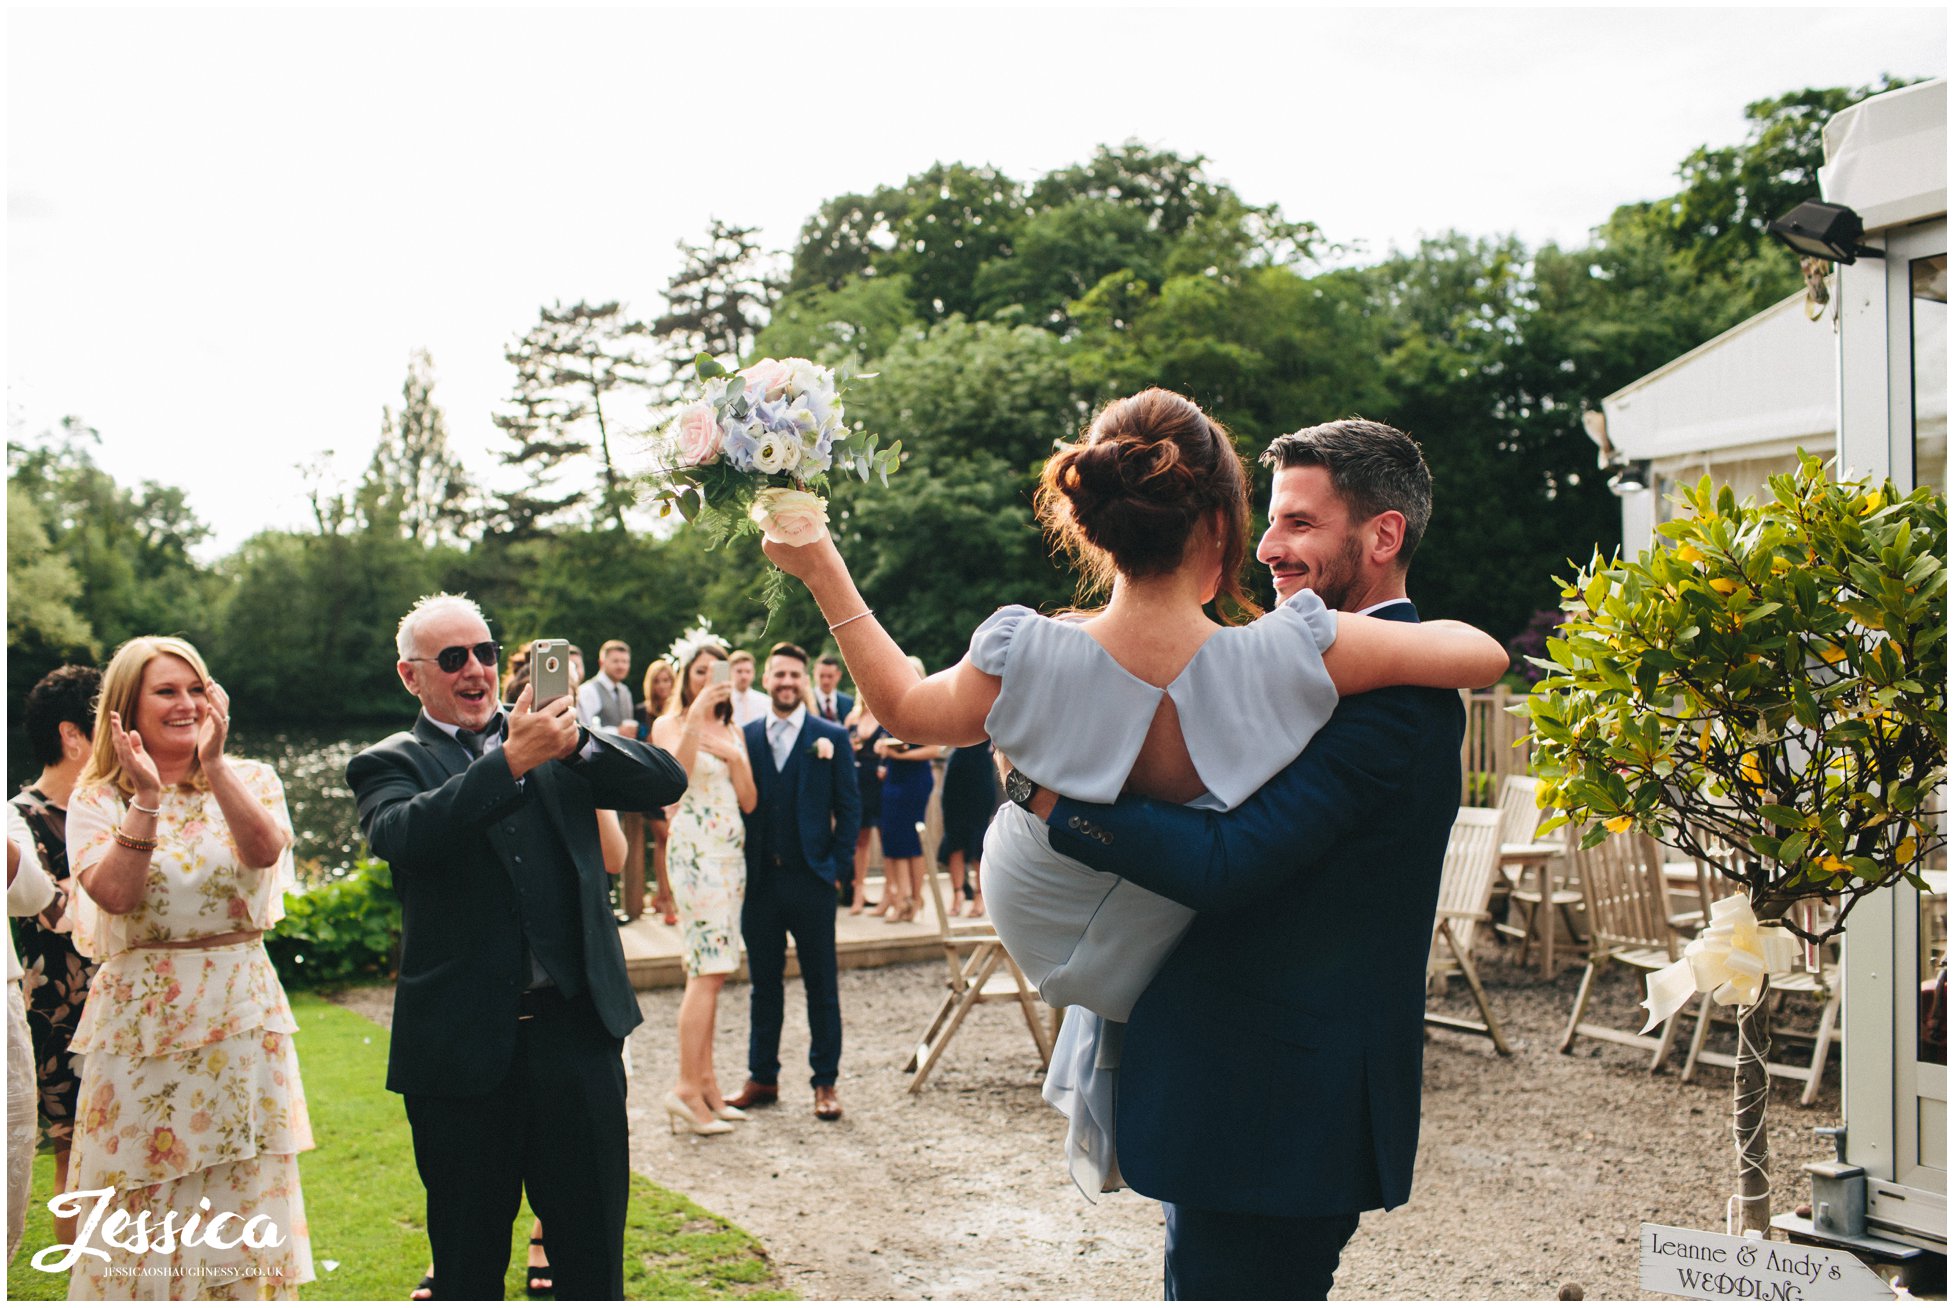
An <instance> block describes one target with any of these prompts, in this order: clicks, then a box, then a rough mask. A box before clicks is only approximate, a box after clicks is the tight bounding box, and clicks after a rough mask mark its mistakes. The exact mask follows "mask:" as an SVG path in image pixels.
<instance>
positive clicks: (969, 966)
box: [902, 822, 1057, 1094]
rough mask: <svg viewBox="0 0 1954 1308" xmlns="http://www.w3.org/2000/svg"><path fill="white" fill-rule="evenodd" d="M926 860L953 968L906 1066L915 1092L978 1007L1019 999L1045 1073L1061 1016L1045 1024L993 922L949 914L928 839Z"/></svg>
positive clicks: (1037, 1001) (1035, 998)
mask: <svg viewBox="0 0 1954 1308" xmlns="http://www.w3.org/2000/svg"><path fill="white" fill-rule="evenodd" d="M916 826H917V829H918V831H919V832H920V830H921V828H922V826H923V824H922V823H920V822H919V823H917V824H916ZM923 857H924V860H925V861H926V863H928V864H929V866H927V867H926V868H925V869H924V873H923V881H924V883H925V884H926V885H927V886H928V887H929V894H930V900H931V902H932V904H933V905H934V906H935V909H936V926H937V940H938V942H939V943H940V944H941V945H942V946H943V957H944V961H945V962H946V963H948V964H949V968H950V980H949V987H950V989H949V993H948V994H946V995H945V996H944V997H943V1002H942V1003H941V1004H940V1005H938V1006H937V1010H936V1015H935V1016H934V1017H932V1018H931V1019H930V1024H929V1027H928V1028H927V1029H926V1030H925V1031H924V1032H923V1038H922V1039H921V1040H919V1041H917V1042H916V1049H915V1051H914V1052H913V1053H911V1054H910V1055H909V1061H908V1062H907V1063H904V1064H903V1066H902V1070H903V1071H905V1072H914V1073H915V1075H914V1076H913V1077H911V1078H910V1081H909V1091H910V1093H911V1094H914V1093H915V1092H916V1091H917V1090H919V1089H921V1088H922V1085H923V1082H924V1081H926V1080H928V1079H929V1074H930V1071H931V1069H932V1068H934V1067H935V1066H936V1060H937V1059H939V1058H941V1057H943V1051H944V1050H945V1049H946V1048H948V1047H949V1044H950V1041H951V1039H952V1038H953V1037H955V1035H956V1034H957V1028H958V1027H960V1026H962V1025H963V1020H964V1018H966V1017H968V1016H970V1010H971V1009H972V1008H974V1007H976V1006H977V1005H978V1004H990V1003H998V1002H1000V1001H1016V1003H1017V1005H1018V1007H1019V1008H1020V1009H1021V1010H1022V1011H1023V1013H1024V1020H1025V1025H1026V1026H1027V1027H1029V1028H1030V1029H1031V1039H1032V1043H1033V1044H1035V1045H1037V1046H1038V1070H1039V1071H1041V1072H1042V1071H1044V1070H1045V1069H1046V1068H1047V1067H1049V1066H1050V1065H1051V1061H1052V1045H1053V1043H1054V1040H1055V1039H1056V1036H1057V1015H1056V1014H1054V1015H1053V1021H1052V1022H1050V1023H1047V1022H1046V1021H1045V1020H1044V1018H1043V1016H1042V1015H1041V1014H1040V1012H1039V1007H1040V1006H1041V1005H1042V1004H1043V1001H1042V1000H1040V999H1039V998H1038V990H1037V988H1036V987H1034V986H1033V985H1032V984H1031V982H1030V981H1029V980H1027V979H1026V978H1025V974H1024V972H1023V971H1022V970H1020V969H1019V967H1018V964H1017V962H1016V960H1014V959H1013V958H1012V957H1011V955H1010V954H1009V953H1007V952H1005V949H1004V942H1003V941H1001V940H999V939H998V938H997V932H996V930H995V929H994V928H993V927H992V926H991V924H990V923H989V922H986V921H983V920H980V919H970V918H955V917H951V916H950V915H949V913H948V912H947V911H946V906H945V904H944V902H943V887H942V881H941V878H939V877H938V876H937V875H936V871H937V870H936V868H935V866H934V863H935V858H934V854H933V848H932V846H931V845H930V844H929V843H928V842H927V841H926V842H925V843H924V846H923Z"/></svg>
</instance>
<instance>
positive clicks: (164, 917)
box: [68, 636, 313, 1299]
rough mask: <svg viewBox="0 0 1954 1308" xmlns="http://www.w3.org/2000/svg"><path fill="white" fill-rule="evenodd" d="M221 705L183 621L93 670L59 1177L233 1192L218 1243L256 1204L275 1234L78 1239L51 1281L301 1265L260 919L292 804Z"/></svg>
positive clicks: (185, 1201) (146, 1279) (286, 1103)
mask: <svg viewBox="0 0 1954 1308" xmlns="http://www.w3.org/2000/svg"><path fill="white" fill-rule="evenodd" d="M229 713H230V705H229V699H228V697H227V696H226V695H225V694H224V692H223V690H222V689H221V688H220V687H218V686H217V685H216V684H215V683H214V682H212V681H211V679H210V674H209V672H208V671H207V670H206V669H205V667H204V662H203V658H202V657H201V656H200V655H199V654H198V653H197V651H196V649H195V648H194V647H192V646H191V645H190V644H189V642H187V641H183V640H178V639H175V638H173V637H168V636H139V637H137V638H136V639H134V640H131V641H129V642H128V643H127V644H125V645H123V646H122V648H121V649H119V650H117V651H116V654H115V658H114V659H113V660H111V661H110V663H109V666H108V671H107V672H106V673H105V674H104V676H103V679H102V698H101V706H100V709H99V713H98V719H97V722H96V728H95V743H94V752H93V754H92V755H91V756H90V759H89V763H88V767H87V768H86V769H85V770H84V771H83V773H82V775H81V779H80V781H79V782H78V783H77V784H76V786H75V792H74V795H73V796H72V798H71V799H70V801H69V805H68V864H69V867H70V868H71V869H72V870H73V873H74V877H75V884H76V887H77V890H76V894H75V899H74V904H73V910H72V911H73V916H74V935H75V944H76V947H77V948H79V949H80V950H81V951H82V952H83V953H85V954H87V955H88V956H89V957H91V958H93V959H95V960H96V961H97V962H98V963H99V964H100V970H99V971H98V972H97V973H96V975H95V981H94V984H93V985H92V986H91V987H90V988H89V992H88V1002H87V1004H86V1005H85V1006H84V1007H83V1009H82V1015H81V1022H80V1025H79V1027H78V1029H77V1030H76V1033H75V1039H74V1044H73V1048H74V1049H75V1051H76V1052H78V1053H80V1054H82V1055H84V1057H83V1059H82V1070H81V1108H80V1117H79V1119H78V1120H77V1122H76V1124H75V1137H74V1151H73V1154H72V1157H71V1160H70V1164H69V1170H70V1177H69V1185H70V1187H71V1188H72V1189H76V1190H94V1189H102V1188H109V1189H111V1190H112V1191H113V1195H112V1197H111V1199H110V1200H109V1203H110V1207H111V1211H121V1212H125V1213H127V1214H129V1216H130V1217H131V1219H133V1218H135V1217H136V1216H137V1215H139V1214H141V1213H143V1212H145V1211H146V1212H148V1213H149V1214H151V1222H152V1225H153V1224H155V1223H159V1222H160V1221H162V1220H163V1218H164V1216H165V1215H166V1214H168V1213H172V1212H174V1213H176V1214H178V1221H179V1223H181V1222H182V1221H184V1220H185V1219H187V1218H188V1217H189V1216H190V1215H191V1214H194V1213H198V1212H202V1213H204V1214H205V1221H206V1223H208V1222H211V1221H214V1220H215V1219H214V1216H213V1215H214V1214H217V1213H236V1214H238V1217H237V1218H236V1219H233V1221H232V1222H230V1223H228V1224H226V1225H225V1226H224V1227H223V1228H220V1230H219V1232H218V1235H219V1238H220V1239H221V1240H222V1241H223V1242H224V1243H227V1244H228V1243H229V1242H230V1241H231V1240H235V1239H236V1238H237V1236H238V1234H239V1229H237V1228H240V1227H241V1226H242V1224H244V1223H247V1222H251V1221H253V1220H254V1219H256V1220H257V1228H256V1229H257V1230H258V1231H259V1232H260V1233H263V1232H264V1231H265V1230H266V1228H267V1226H268V1227H269V1228H271V1233H272V1236H273V1237H274V1238H271V1239H270V1240H269V1241H268V1242H267V1243H265V1247H262V1248H253V1247H251V1246H250V1245H248V1244H240V1245H238V1246H237V1247H235V1248H222V1249H220V1248H214V1247H211V1246H210V1245H209V1244H206V1243H201V1242H195V1243H185V1242H183V1241H180V1240H179V1241H177V1242H175V1244H174V1247H173V1248H172V1249H170V1251H169V1252H162V1251H159V1250H156V1249H152V1250H151V1251H150V1252H147V1253H142V1254H130V1253H126V1252H117V1253H116V1254H115V1256H114V1261H113V1262H112V1263H111V1264H107V1265H105V1264H104V1263H103V1262H101V1260H99V1259H95V1258H87V1257H84V1258H82V1259H80V1260H79V1261H78V1262H77V1263H76V1264H75V1266H74V1270H73V1273H72V1278H71V1280H70V1282H69V1287H68V1293H69V1296H70V1297H71V1298H75V1299H106V1298H159V1299H160V1298H171V1299H177V1298H205V1299H291V1298H296V1297H297V1296H298V1287H299V1286H300V1285H301V1284H302V1283H304V1282H306V1281H310V1280H312V1279H313V1272H312V1242H311V1237H310V1234H309V1232H308V1230H307V1227H306V1220H305V1205H304V1202H303V1200H302V1199H301V1197H300V1194H299V1169H298V1155H299V1153H300V1152H301V1151H303V1150H306V1149H310V1148H312V1125H311V1122H310V1120H309V1118H308V1117H307V1115H306V1106H305V1091H304V1088H303V1087H302V1086H301V1084H300V1082H299V1065H298V1055H297V1052H296V1051H295V1050H294V1048H293V1044H292V1036H293V1034H294V1033H295V1032H297V1030H298V1025H297V1023H296V1022H294V1021H293V1020H292V1011H291V1008H290V1006H289V1005H288V1004H287V1003H286V1000H285V991H284V988H283V987H282V986H280V985H279V983H278V974H277V972H276V971H274V970H273V968H272V964H271V959H270V957H269V956H267V955H266V953H265V947H264V940H263V937H264V933H265V929H266V928H268V927H270V926H271V925H272V924H273V923H275V922H277V921H278V919H279V918H281V917H283V916H284V896H285V892H286V891H287V890H288V889H290V888H291V887H292V885H293V869H292V853H291V846H292V823H291V816H290V814H289V813H288V812H287V811H286V807H285V791H284V788H283V787H282V786H281V785H280V784H279V781H278V776H277V774H276V773H275V772H273V771H272V770H271V768H269V767H268V766H266V765H265V764H263V763H254V762H248V761H246V760H243V759H233V758H231V757H230V756H228V755H227V754H226V753H225V752H224V745H225V741H226V738H227V737H228V735H229V731H230V717H229ZM107 1220H112V1219H105V1222H106V1221H107Z"/></svg>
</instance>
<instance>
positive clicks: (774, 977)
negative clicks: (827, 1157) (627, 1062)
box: [726, 643, 862, 1122]
mask: <svg viewBox="0 0 1954 1308" xmlns="http://www.w3.org/2000/svg"><path fill="white" fill-rule="evenodd" d="M763 684H764V685H765V687H766V691H767V697H768V705H767V712H766V714H765V715H764V716H762V717H761V718H759V719H758V720H757V721H754V722H749V723H747V725H746V750H747V754H748V756H749V757H750V758H751V759H752V760H753V781H754V785H755V788H756V789H758V791H759V792H760V795H759V803H757V804H756V805H754V808H753V811H752V812H751V813H748V814H747V815H746V903H745V905H744V906H743V907H742V908H741V910H740V933H741V934H742V935H743V936H744V937H745V938H746V965H747V970H748V972H749V973H750V974H751V976H752V979H753V1015H752V1022H751V1033H750V1035H749V1037H748V1043H747V1075H748V1080H747V1083H746V1086H745V1088H744V1089H742V1090H741V1091H740V1093H739V1094H737V1095H735V1096H734V1097H732V1098H730V1099H728V1100H727V1101H726V1102H727V1103H729V1104H731V1105H733V1107H735V1108H751V1107H754V1106H756V1105H760V1104H770V1103H773V1102H774V1101H775V1100H776V1099H778V1098H779V1097H780V1025H781V1019H782V1015H783V1013H784V1012H785V1009H786V989H785V980H786V965H787V937H788V935H789V934H791V935H792V936H793V937H794V952H795V956H796V957H797V958H799V960H800V965H801V986H802V988H803V989H805V990H806V992H807V1025H808V1034H809V1044H808V1056H807V1057H808V1065H809V1067H810V1068H811V1069H812V1072H813V1075H812V1076H811V1077H810V1078H809V1081H810V1084H812V1085H813V1087H814V1115H815V1116H816V1117H818V1118H820V1119H821V1120H822V1121H824V1122H832V1121H834V1120H836V1119H837V1118H839V1117H840V1116H841V1098H840V1095H839V1093H838V1092H837V1091H836V1089H835V1081H836V1079H837V1078H838V1077H839V1075H840V1071H841V991H840V983H839V980H838V978H837V975H836V966H835V884H836V882H837V880H838V879H839V878H840V877H841V876H843V875H846V874H847V873H849V872H851V871H852V870H853V866H854V857H855V831H856V828H857V827H859V826H860V825H861V817H862V801H861V794H860V792H859V791H858V789H857V788H856V784H855V752H854V749H853V747H852V746H851V745H850V744H849V740H848V733H847V731H845V730H844V729H843V728H842V727H840V726H839V725H837V724H835V723H833V722H828V721H825V720H824V719H822V718H820V717H817V716H816V715H814V714H812V713H810V712H808V708H807V651H806V650H803V649H802V648H801V647H800V646H798V645H789V644H785V643H782V644H779V645H775V646H774V647H773V649H772V650H771V651H770V652H769V653H768V655H767V670H766V676H765V679H764V682H763Z"/></svg>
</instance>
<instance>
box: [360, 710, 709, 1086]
mask: <svg viewBox="0 0 1954 1308" xmlns="http://www.w3.org/2000/svg"><path fill="white" fill-rule="evenodd" d="M591 739H593V740H595V741H596V742H597V753H596V754H595V756H594V757H592V758H591V759H589V760H588V761H583V760H575V759H573V760H572V761H570V762H567V763H565V762H552V763H545V764H543V765H542V766H541V767H539V768H536V769H534V770H532V771H531V772H529V773H528V774H527V775H525V776H524V778H523V779H522V782H521V784H520V785H518V784H517V782H516V779H515V778H514V777H512V776H510V775H509V764H508V760H507V759H505V758H504V757H503V755H502V753H501V751H500V750H495V751H491V752H490V753H487V754H484V755H482V756H481V757H480V758H478V759H475V760H474V761H473V762H472V763H470V762H469V760H468V752H467V751H466V750H465V749H464V748H463V747H462V746H461V745H459V744H458V743H456V742H455V740H454V739H453V738H452V737H450V736H449V735H448V734H447V733H446V732H444V731H442V730H441V728H439V727H437V726H435V725H434V724H433V723H432V722H430V721H428V719H427V717H426V715H422V716H421V717H420V718H418V719H416V721H415V723H414V729H413V730H412V731H402V732H398V733H396V734H394V735H392V736H389V737H387V738H386V739H385V740H383V741H381V742H380V743H379V744H377V745H374V746H372V747H371V748H369V749H367V750H365V751H363V752H361V753H360V754H359V755H357V756H355V757H354V759H353V760H352V761H351V762H350V763H348V764H347V765H346V780H347V782H348V783H349V784H351V786H352V787H353V794H354V796H355V797H356V798H357V800H358V802H359V809H360V828H361V830H363V831H364V832H365V833H366V839H367V843H368V844H369V845H371V846H372V848H373V852H374V854H376V855H377V856H379V857H380V858H383V859H385V860H386V861H387V863H388V864H389V865H390V866H391V868H392V870H393V885H394V893H395V894H397V895H399V896H400V901H401V905H402V918H403V924H402V933H401V958H400V982H399V985H398V987H397V989H396V990H395V993H394V1023H393V1042H392V1049H391V1053H390V1055H389V1057H388V1061H387V1088H388V1089H389V1090H393V1091H395V1092H397V1093H400V1094H443V1095H470V1094H481V1093H486V1092H487V1091H488V1090H490V1089H492V1088H494V1086H495V1085H496V1084H497V1083H499V1082H500V1081H501V1079H502V1077H503V1075H504V1074H505V1073H506V1072H507V1071H508V1068H509V1062H510V1059H511V1058H512V1057H513V1056H514V1053H515V1043H516V1004H517V998H518V996H519V995H520V993H521V991H522V989H523V987H524V986H525V985H526V984H527V982H528V976H527V973H526V971H525V962H524V957H523V947H522V929H521V926H520V922H519V918H518V912H519V904H520V900H519V895H518V890H517V886H516V880H515V876H514V874H513V872H512V871H511V861H512V860H514V859H516V858H518V857H526V858H541V859H544V860H546V861H547V862H548V863H549V864H550V866H551V871H552V874H553V875H561V876H574V877H575V878H576V880H577V887H576V903H577V910H578V913H579V916H580V918H581V923H582V928H583V953H584V972H585V976H584V980H585V983H586V986H587V988H588V990H589V993H590V996H591V1000H592V1002H593V1004H594V1005H595V1007H596V1010H597V1014H598V1016H599V1017H600V1018H601V1019H602V1021H603V1023H604V1027H605V1029H606V1030H608V1031H609V1032H610V1033H611V1034H612V1035H614V1036H618V1037H620V1038H621V1037H623V1036H624V1035H625V1034H627V1033H628V1032H629V1031H630V1030H631V1028H633V1027H635V1026H636V1025H637V1024H638V1023H639V1022H640V1021H641V1020H642V1018H641V1016H640V1014H639V1012H638V1000H637V996H636V995H634V994H633V993H632V991H631V982H630V980H629V979H628V977H627V976H626V975H625V970H624V951H623V949H622V947H621V946H620V945H619V944H618V939H617V922H616V920H615V919H614V918H613V917H612V916H611V906H610V888H609V885H608V878H607V877H606V876H605V873H604V860H603V855H602V853H601V852H600V850H599V848H598V841H597V819H596V816H595V813H596V810H597V809H600V808H613V809H621V810H624V811H626V812H645V811H649V810H652V809H656V808H658V807H660V806H661V805H664V804H670V803H674V802H676V801H677V800H678V797H679V796H680V795H681V794H683V793H684V792H685V772H684V770H683V769H682V768H680V767H679V765H678V763H677V762H676V761H675V760H674V759H673V758H672V756H671V755H669V754H667V753H665V751H663V750H661V749H657V748H655V747H653V746H651V745H640V744H637V743H636V742H633V741H625V740H620V739H618V738H617V737H615V736H612V735H610V734H608V733H606V732H597V733H594V734H593V735H592V737H591ZM538 810H540V816H539V814H538ZM532 866H533V865H532Z"/></svg>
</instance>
